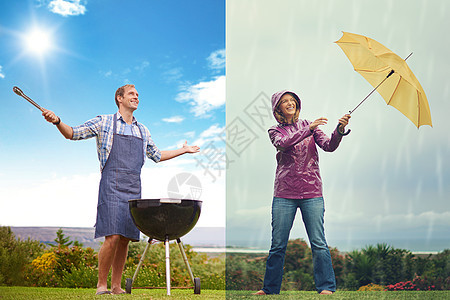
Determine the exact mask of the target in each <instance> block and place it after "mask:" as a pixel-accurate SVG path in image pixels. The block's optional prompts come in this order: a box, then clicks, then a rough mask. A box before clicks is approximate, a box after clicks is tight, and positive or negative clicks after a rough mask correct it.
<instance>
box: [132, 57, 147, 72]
mask: <svg viewBox="0 0 450 300" xmlns="http://www.w3.org/2000/svg"><path fill="white" fill-rule="evenodd" d="M149 65H150V63H149V62H148V61H146V60H144V61H143V62H142V63H141V64H140V65H138V66H135V67H134V69H135V70H136V71H143V70H144V69H146V68H147V67H148V66H149Z"/></svg>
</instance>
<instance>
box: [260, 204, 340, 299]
mask: <svg viewBox="0 0 450 300" xmlns="http://www.w3.org/2000/svg"><path fill="white" fill-rule="evenodd" d="M297 208H300V210H301V212H302V218H303V223H304V224H305V228H306V232H307V234H308V238H309V242H310V244H311V250H312V258H313V265H314V282H315V284H316V289H317V291H318V292H319V293H320V292H321V291H323V290H329V291H332V292H334V291H336V278H335V276H334V271H333V265H332V263H331V255H330V250H329V249H328V245H327V242H326V240H325V233H324V227H323V216H324V212H325V208H324V201H323V198H322V197H320V198H311V199H284V198H278V197H274V198H273V203H272V245H271V247H270V251H269V257H268V258H267V263H266V274H265V276H264V288H263V291H264V292H265V293H266V294H279V293H280V288H281V281H282V279H283V266H284V256H285V253H286V246H287V243H288V240H289V232H290V231H291V228H292V224H293V222H294V218H295V214H296V212H297Z"/></svg>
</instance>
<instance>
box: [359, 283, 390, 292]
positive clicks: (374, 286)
mask: <svg viewBox="0 0 450 300" xmlns="http://www.w3.org/2000/svg"><path fill="white" fill-rule="evenodd" d="M385 289H386V288H385V287H384V286H382V285H379V284H374V283H369V284H368V285H364V286H362V287H360V288H359V289H358V292H362V291H377V292H378V291H384V290H385Z"/></svg>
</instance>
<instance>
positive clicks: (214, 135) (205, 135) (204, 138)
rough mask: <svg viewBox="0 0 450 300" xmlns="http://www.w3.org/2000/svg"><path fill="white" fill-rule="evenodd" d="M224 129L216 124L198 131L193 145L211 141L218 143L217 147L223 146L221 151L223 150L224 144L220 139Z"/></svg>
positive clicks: (202, 144)
mask: <svg viewBox="0 0 450 300" xmlns="http://www.w3.org/2000/svg"><path fill="white" fill-rule="evenodd" d="M224 129H225V127H219V126H218V124H214V125H211V126H210V127H209V128H208V129H206V130H205V131H203V132H202V133H200V135H199V138H198V139H197V140H195V141H194V142H193V145H197V146H199V147H202V146H204V145H207V144H208V145H209V144H210V143H211V142H212V143H215V142H218V143H220V145H219V147H223V152H225V146H224V145H223V140H222V139H221V135H222V134H223V132H224ZM215 147H217V146H215ZM202 151H203V150H200V152H202Z"/></svg>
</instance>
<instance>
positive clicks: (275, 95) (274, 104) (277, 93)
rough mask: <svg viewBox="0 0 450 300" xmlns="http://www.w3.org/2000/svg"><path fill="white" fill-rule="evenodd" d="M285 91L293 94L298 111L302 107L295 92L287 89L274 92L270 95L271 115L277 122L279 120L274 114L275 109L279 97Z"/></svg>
mask: <svg viewBox="0 0 450 300" xmlns="http://www.w3.org/2000/svg"><path fill="white" fill-rule="evenodd" d="M286 93H290V94H292V95H293V96H294V98H295V99H296V100H297V102H298V110H299V111H300V110H301V108H302V103H301V101H300V97H299V96H298V95H297V94H296V93H294V92H292V91H289V90H282V91H279V92H276V93H275V94H273V95H272V113H273V116H274V117H275V120H277V122H278V123H281V122H280V121H279V120H278V119H277V116H276V115H275V109H276V108H277V106H278V103H279V102H280V99H281V97H283V95H284V94H286Z"/></svg>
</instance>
